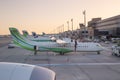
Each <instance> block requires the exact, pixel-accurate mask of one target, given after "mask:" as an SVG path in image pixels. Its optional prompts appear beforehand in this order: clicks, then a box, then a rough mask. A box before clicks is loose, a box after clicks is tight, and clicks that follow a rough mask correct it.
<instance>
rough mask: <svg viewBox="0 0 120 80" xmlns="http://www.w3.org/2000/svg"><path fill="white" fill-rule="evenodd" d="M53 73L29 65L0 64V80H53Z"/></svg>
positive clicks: (46, 69) (54, 75) (54, 77)
mask: <svg viewBox="0 0 120 80" xmlns="http://www.w3.org/2000/svg"><path fill="white" fill-rule="evenodd" d="M55 79H56V74H55V72H54V71H52V70H50V69H48V68H44V67H40V66H36V65H30V64H22V63H11V62H0V80H55Z"/></svg>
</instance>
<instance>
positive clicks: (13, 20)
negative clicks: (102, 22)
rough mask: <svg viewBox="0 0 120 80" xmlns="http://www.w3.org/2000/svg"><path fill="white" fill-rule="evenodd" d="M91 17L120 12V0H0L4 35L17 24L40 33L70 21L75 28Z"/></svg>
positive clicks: (107, 15)
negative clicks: (84, 16) (84, 14)
mask: <svg viewBox="0 0 120 80" xmlns="http://www.w3.org/2000/svg"><path fill="white" fill-rule="evenodd" d="M84 10H86V18H87V21H90V20H91V18H96V17H102V19H105V18H109V17H112V16H116V15H120V0H0V35H5V34H9V30H8V29H9V27H15V28H17V29H19V31H20V32H21V31H22V30H27V31H28V32H29V33H30V34H31V32H32V31H34V32H36V33H38V34H40V33H41V32H45V33H50V32H51V31H53V30H56V29H57V27H58V26H61V25H62V24H64V26H65V30H67V21H69V23H70V24H69V25H70V28H71V19H72V18H73V26H74V29H76V28H77V27H79V23H83V22H84V18H83V11H84Z"/></svg>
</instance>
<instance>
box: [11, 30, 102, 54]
mask: <svg viewBox="0 0 120 80" xmlns="http://www.w3.org/2000/svg"><path fill="white" fill-rule="evenodd" d="M9 30H10V33H11V35H12V38H13V43H14V44H15V45H17V46H19V47H21V48H24V49H27V50H31V51H34V46H37V51H52V52H56V53H59V54H60V55H64V54H65V53H69V52H72V51H75V47H74V45H75V43H74V42H65V41H62V40H59V41H58V42H35V41H31V40H29V39H27V38H25V37H23V36H22V35H21V34H20V33H19V31H18V30H17V29H16V28H9ZM102 50H103V47H102V46H101V45H100V44H99V43H93V42H84V43H82V42H78V43H77V48H76V51H77V52H84V51H85V52H97V53H98V54H100V51H102Z"/></svg>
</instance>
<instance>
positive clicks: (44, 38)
mask: <svg viewBox="0 0 120 80" xmlns="http://www.w3.org/2000/svg"><path fill="white" fill-rule="evenodd" d="M22 32H23V36H24V37H26V38H28V39H29V40H32V41H36V42H47V41H55V40H56V38H55V39H54V37H51V38H50V37H49V36H46V35H41V36H37V37H36V33H35V32H32V36H31V35H29V33H28V32H27V31H26V30H22ZM43 34H45V33H43Z"/></svg>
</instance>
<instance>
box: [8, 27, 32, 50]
mask: <svg viewBox="0 0 120 80" xmlns="http://www.w3.org/2000/svg"><path fill="white" fill-rule="evenodd" d="M9 31H10V33H11V36H12V39H13V42H14V44H15V45H17V46H19V47H21V48H24V49H27V50H32V51H33V50H34V45H31V44H29V43H28V42H27V41H26V40H25V38H24V37H23V36H22V35H21V34H20V33H19V31H18V30H17V29H16V28H12V27H10V28H9Z"/></svg>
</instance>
